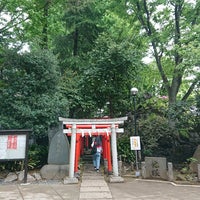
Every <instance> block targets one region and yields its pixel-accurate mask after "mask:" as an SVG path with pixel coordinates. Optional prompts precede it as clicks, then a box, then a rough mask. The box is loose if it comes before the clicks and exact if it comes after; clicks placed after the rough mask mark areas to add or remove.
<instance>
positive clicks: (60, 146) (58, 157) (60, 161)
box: [48, 127, 69, 165]
mask: <svg viewBox="0 0 200 200" xmlns="http://www.w3.org/2000/svg"><path fill="white" fill-rule="evenodd" d="M50 135H51V141H50V146H49V154H48V164H57V165H66V164H69V141H68V138H67V136H66V135H65V134H63V130H62V127H59V129H57V130H56V129H54V136H52V131H50Z"/></svg>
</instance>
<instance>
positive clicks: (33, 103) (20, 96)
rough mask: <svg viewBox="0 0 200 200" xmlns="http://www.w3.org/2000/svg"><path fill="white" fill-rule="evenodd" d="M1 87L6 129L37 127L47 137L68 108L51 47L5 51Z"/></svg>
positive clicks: (0, 105)
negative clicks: (43, 49) (48, 131)
mask: <svg viewBox="0 0 200 200" xmlns="http://www.w3.org/2000/svg"><path fill="white" fill-rule="evenodd" d="M4 59H5V62H4V67H3V69H2V80H1V81H2V83H3V85H4V87H1V88H0V94H1V95H0V108H1V109H0V123H1V127H2V128H4V129H11V128H12V129H17V128H19V129H23V128H28V129H33V133H34V135H35V136H37V137H44V136H45V135H46V131H47V129H48V128H49V126H51V125H54V124H56V123H57V121H58V117H59V115H61V113H63V112H64V111H66V101H65V100H63V98H62V94H61V92H60V90H59V74H58V68H57V63H56V59H55V57H54V56H53V55H52V54H51V53H49V52H47V51H38V52H32V53H26V54H22V55H20V54H18V53H16V52H14V51H9V52H8V53H7V54H5V58H4Z"/></svg>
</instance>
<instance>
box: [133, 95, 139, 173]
mask: <svg viewBox="0 0 200 200" xmlns="http://www.w3.org/2000/svg"><path fill="white" fill-rule="evenodd" d="M133 97H134V129H135V130H134V133H135V134H134V135H137V123H136V95H133ZM135 162H136V170H137V171H138V169H139V167H138V151H137V150H135Z"/></svg>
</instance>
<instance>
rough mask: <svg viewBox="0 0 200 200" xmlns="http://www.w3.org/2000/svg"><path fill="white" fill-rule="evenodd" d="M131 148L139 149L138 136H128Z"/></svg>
mask: <svg viewBox="0 0 200 200" xmlns="http://www.w3.org/2000/svg"><path fill="white" fill-rule="evenodd" d="M130 143H131V150H136V151H137V150H141V145H140V136H132V137H130Z"/></svg>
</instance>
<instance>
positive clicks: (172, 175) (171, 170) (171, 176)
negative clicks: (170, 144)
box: [167, 162, 174, 181]
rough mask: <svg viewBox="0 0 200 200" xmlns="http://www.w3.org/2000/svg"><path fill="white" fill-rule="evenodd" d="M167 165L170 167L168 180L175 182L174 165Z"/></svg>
mask: <svg viewBox="0 0 200 200" xmlns="http://www.w3.org/2000/svg"><path fill="white" fill-rule="evenodd" d="M167 165H168V180H169V181H173V180H174V173H173V164H172V163H171V162H168V163H167Z"/></svg>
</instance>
